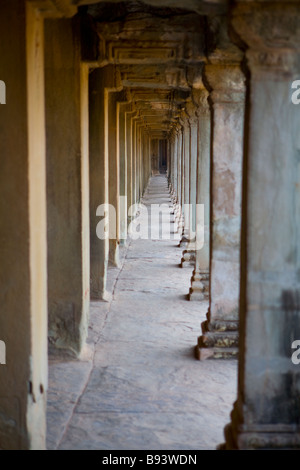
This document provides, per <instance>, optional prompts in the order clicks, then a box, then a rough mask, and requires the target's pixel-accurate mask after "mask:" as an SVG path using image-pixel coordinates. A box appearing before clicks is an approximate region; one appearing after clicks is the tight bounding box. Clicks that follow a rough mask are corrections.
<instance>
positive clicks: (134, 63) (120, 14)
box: [75, 0, 226, 138]
mask: <svg viewBox="0 0 300 470" xmlns="http://www.w3.org/2000/svg"><path fill="white" fill-rule="evenodd" d="M75 3H76V1H75ZM225 3H226V2H225ZM76 4H78V5H86V6H84V7H81V9H80V11H82V12H84V13H85V14H88V15H89V17H91V18H92V19H93V20H92V21H93V23H94V29H95V30H96V32H97V35H98V63H100V66H105V65H107V64H113V65H115V66H117V68H118V72H119V75H120V78H121V82H122V85H123V87H124V89H125V90H126V92H127V96H128V98H129V100H131V101H132V102H133V103H134V107H135V109H137V110H138V112H139V114H140V116H141V118H142V120H143V122H144V125H145V127H146V128H147V129H148V130H149V132H150V133H151V135H153V136H155V137H158V138H165V137H166V136H167V134H168V133H169V131H170V129H171V128H172V126H173V125H174V123H176V120H177V119H178V118H179V117H180V114H181V111H182V109H183V108H184V107H185V102H186V100H187V99H189V98H190V96H191V90H192V87H193V86H194V85H195V82H197V81H199V80H200V78H199V77H201V71H202V67H203V63H204V62H205V60H206V56H205V54H206V36H207V34H206V33H207V31H206V30H207V16H205V15H204V14H203V13H204V12H205V11H206V13H211V11H212V10H214V11H216V8H217V7H218V8H219V10H218V12H219V13H220V11H222V8H223V6H224V1H221V0H220V1H213V0H212V1H210V2H208V1H200V0H185V2H182V1H175V0H166V1H165V0H163V1H158V0H157V1H156V0H147V1H132V0H131V1H129V0H128V1H123V2H120V1H118V2H117V1H114V0H111V1H100V2H99V1H97V2H96V1H93V0H89V2H87V1H84V0H78V1H77V3H76ZM158 5H159V7H158ZM182 5H184V8H182ZM205 7H207V10H205ZM220 7H221V10H220ZM199 13H200V14H199Z"/></svg>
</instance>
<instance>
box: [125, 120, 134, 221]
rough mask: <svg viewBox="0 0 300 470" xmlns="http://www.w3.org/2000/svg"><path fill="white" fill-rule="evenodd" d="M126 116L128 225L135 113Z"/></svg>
mask: <svg viewBox="0 0 300 470" xmlns="http://www.w3.org/2000/svg"><path fill="white" fill-rule="evenodd" d="M125 114H126V148H127V150H126V152H127V214H128V224H129V223H130V221H131V216H130V215H129V213H130V208H131V207H132V205H133V140H132V137H133V135H132V134H133V118H134V116H135V115H136V111H128V112H126V113H125Z"/></svg>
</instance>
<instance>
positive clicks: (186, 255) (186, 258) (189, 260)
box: [180, 250, 196, 268]
mask: <svg viewBox="0 0 300 470" xmlns="http://www.w3.org/2000/svg"><path fill="white" fill-rule="evenodd" d="M195 263H196V252H195V250H184V252H183V253H182V258H181V264H180V267H181V268H186V267H190V266H191V264H192V265H194V264H195Z"/></svg>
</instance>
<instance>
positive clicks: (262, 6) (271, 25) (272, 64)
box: [231, 0, 300, 78]
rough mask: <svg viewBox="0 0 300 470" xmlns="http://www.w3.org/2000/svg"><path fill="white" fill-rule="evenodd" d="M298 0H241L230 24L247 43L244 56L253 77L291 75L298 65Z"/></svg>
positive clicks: (299, 62)
mask: <svg viewBox="0 0 300 470" xmlns="http://www.w3.org/2000/svg"><path fill="white" fill-rule="evenodd" d="M299 3H300V2H299V0H294V1H289V2H285V1H279V2H278V1H274V0H271V1H268V2H264V3H258V2H248V1H247V2H246V1H244V0H241V1H240V2H238V3H237V4H236V6H235V7H234V8H233V10H232V15H231V23H232V26H233V28H234V29H235V31H236V32H237V33H238V35H239V36H240V38H241V39H242V40H243V41H244V42H245V43H246V44H247V46H248V47H249V49H248V50H247V53H246V57H247V59H248V65H249V68H250V70H251V72H252V74H254V76H256V77H257V76H264V75H268V76H270V75H271V76H273V77H274V78H276V77H280V76H281V77H282V75H284V76H292V75H293V74H295V73H296V72H297V70H298V72H299V66H300V60H299V53H298V46H299V42H300V17H299Z"/></svg>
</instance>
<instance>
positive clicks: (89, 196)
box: [0, 0, 300, 449]
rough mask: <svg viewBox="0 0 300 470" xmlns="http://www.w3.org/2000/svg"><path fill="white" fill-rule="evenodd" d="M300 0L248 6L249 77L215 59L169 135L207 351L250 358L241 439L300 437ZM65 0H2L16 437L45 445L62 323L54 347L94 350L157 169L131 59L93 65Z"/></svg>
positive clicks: (2, 327) (7, 320)
mask: <svg viewBox="0 0 300 470" xmlns="http://www.w3.org/2000/svg"><path fill="white" fill-rule="evenodd" d="M298 3H299V2H298V1H296V0H294V1H290V2H288V3H286V2H285V3H284V4H281V2H272V1H267V2H263V4H262V5H258V4H257V2H255V5H253V2H251V1H242V0H241V1H239V2H237V5H236V6H235V7H234V8H232V11H231V23H232V26H233V27H234V28H235V31H236V32H237V33H238V34H239V35H240V37H241V38H242V40H243V42H244V44H246V45H247V53H246V63H247V73H246V72H244V68H242V62H241V60H231V58H230V54H227V53H226V54H224V57H222V51H221V52H220V56H221V58H220V57H216V56H214V57H213V58H211V60H209V61H208V62H207V63H206V65H205V66H204V71H203V83H202V84H200V83H198V84H197V87H194V89H193V90H192V100H191V102H187V103H186V107H185V109H184V110H183V111H182V116H181V118H180V120H179V121H178V122H177V124H176V125H175V126H174V129H173V130H172V133H171V135H170V138H169V145H168V149H169V155H168V162H169V166H168V176H169V181H170V188H171V195H172V197H173V200H174V202H175V217H176V220H177V222H178V224H179V227H180V229H183V240H182V246H183V248H185V249H184V252H183V256H182V266H185V265H187V266H190V265H191V263H192V264H193V266H194V271H193V274H192V279H191V286H190V300H198V299H200V300H203V299H207V298H208V300H209V311H208V315H207V321H206V322H204V324H203V326H202V335H201V337H200V339H199V343H198V347H197V352H198V357H199V358H207V357H215V358H219V357H223V358H224V357H232V356H235V357H236V356H237V355H238V358H239V381H238V397H237V401H236V403H235V406H234V410H233V413H232V422H231V424H230V425H229V426H228V427H227V428H226V444H225V446H224V447H225V448H226V449H232V448H237V449H246V448H273V447H275V448H280V447H282V448H299V446H300V439H299V436H300V433H299V406H298V404H299V394H300V386H299V383H300V381H299V371H298V370H299V369H297V365H294V364H293V363H292V361H291V354H292V350H291V344H292V342H293V341H294V340H295V339H300V328H299V325H300V322H299V312H300V308H299V268H300V266H299V264H300V261H299V260H300V256H299V242H298V241H299V227H300V220H299V218H300V215H299V214H300V211H299V207H300V196H299V181H298V180H299V149H300V145H299V132H298V130H299V126H300V115H299V111H298V109H297V107H296V106H295V105H294V104H292V103H291V100H290V94H291V84H292V82H293V81H294V80H295V79H297V78H299V75H300V66H299V64H300V61H299V53H298V50H297V44H298V41H299V30H300V24H299V14H298V7H299V5H298ZM46 4H47V5H46ZM56 4H59V2H53V3H52V2H48V1H47V2H46V0H45V1H44V0H38V1H37V0H35V1H32V2H31V1H29V0H28V1H25V0H10V1H9V2H8V1H4V2H3V4H1V15H0V57H1V65H2V69H1V74H2V75H1V80H3V82H4V83H5V84H6V85H7V87H6V105H5V107H2V108H1V115H0V130H1V139H0V155H1V171H0V196H1V197H0V208H1V220H2V221H3V223H2V224H1V227H0V241H1V243H0V250H1V264H0V283H1V286H3V287H2V288H1V297H0V300H1V307H2V311H3V312H4V313H3V315H1V316H0V334H1V341H4V342H5V344H6V358H7V364H6V366H5V367H1V392H0V447H1V448H3V449H43V448H45V434H46V423H45V422H46V413H45V411H46V393H47V387H48V384H47V358H48V356H47V352H48V351H47V349H48V348H47V336H48V331H49V344H50V349H51V350H52V352H53V353H55V352H56V353H59V354H61V353H65V354H69V355H72V356H76V357H78V356H80V353H81V351H82V348H83V346H84V344H85V340H86V336H87V327H88V316H89V301H90V298H92V299H98V300H99V299H101V300H105V299H107V297H108V294H107V292H106V280H107V270H108V266H109V264H110V263H111V264H113V265H115V266H118V264H119V247H120V243H124V240H126V231H127V227H128V223H129V222H130V220H131V217H132V216H134V212H135V210H133V211H130V209H131V207H132V206H135V207H137V204H138V203H139V201H140V199H141V196H142V194H143V192H144V189H145V187H146V184H147V181H148V178H149V176H150V174H151V155H152V143H151V138H150V135H149V134H148V132H147V128H146V126H145V123H144V121H143V119H142V117H141V116H140V115H139V113H138V111H137V110H136V109H134V106H133V104H132V102H131V99H130V95H127V94H126V93H125V91H124V90H123V89H122V85H121V82H120V79H119V76H118V71H117V68H116V67H114V66H112V65H109V66H105V67H101V68H99V64H97V63H96V62H95V63H85V62H83V61H82V55H81V45H82V38H81V28H80V22H79V18H78V17H74V18H73V19H61V18H58V17H59V16H60V15H61V11H60V7H59V6H57V7H55V6H54V5H56ZM72 14H73V13H72ZM45 15H46V16H47V18H48V19H47V20H46V21H45V22H44V16H45ZM70 16H71V14H70ZM51 17H52V18H56V19H51ZM8 19H9V21H8ZM266 24H267V25H268V28H266V27H265V25H266ZM44 39H46V41H45V40H44ZM243 60H244V57H243ZM243 66H244V64H243ZM199 67H200V65H199ZM246 77H247V80H246ZM246 84H247V86H246ZM196 143H197V144H196ZM122 197H123V199H122ZM125 197H127V203H126V199H125ZM124 201H125V202H124ZM196 203H197V204H198V205H199V207H200V209H199V210H198V208H197V209H195V204H196ZM109 205H111V207H113V208H114V212H113V213H111V212H110V211H111V209H110V206H109ZM187 205H190V208H191V209H190V210H189V209H187ZM103 218H104V221H107V223H106V226H105V224H104V227H106V232H107V234H108V235H109V236H107V237H104V238H103V239H101V236H100V238H99V234H100V235H101V230H99V221H100V220H102V219H103ZM113 222H115V223H113ZM195 232H196V238H195V237H194V236H193V234H194V233H195ZM238 345H239V348H238V347H237V346H238Z"/></svg>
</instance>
